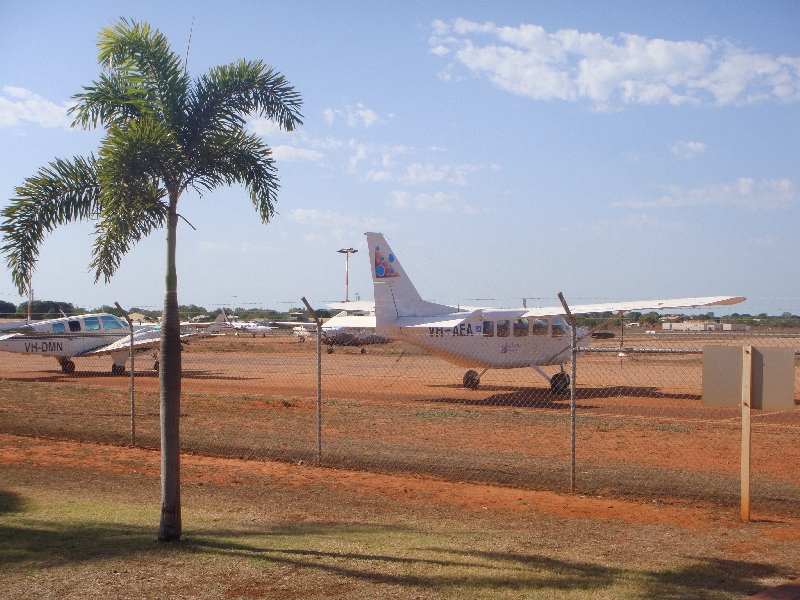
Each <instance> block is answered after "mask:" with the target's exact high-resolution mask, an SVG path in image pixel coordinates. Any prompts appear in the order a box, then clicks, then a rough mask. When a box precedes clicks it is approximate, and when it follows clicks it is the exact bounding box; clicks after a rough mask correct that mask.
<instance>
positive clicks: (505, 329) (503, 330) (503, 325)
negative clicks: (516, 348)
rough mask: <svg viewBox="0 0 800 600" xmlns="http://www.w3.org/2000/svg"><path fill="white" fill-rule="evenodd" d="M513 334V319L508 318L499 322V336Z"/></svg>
mask: <svg viewBox="0 0 800 600" xmlns="http://www.w3.org/2000/svg"><path fill="white" fill-rule="evenodd" d="M509 335H511V321H508V320H506V319H504V320H502V321H498V322H497V337H508V336H509Z"/></svg>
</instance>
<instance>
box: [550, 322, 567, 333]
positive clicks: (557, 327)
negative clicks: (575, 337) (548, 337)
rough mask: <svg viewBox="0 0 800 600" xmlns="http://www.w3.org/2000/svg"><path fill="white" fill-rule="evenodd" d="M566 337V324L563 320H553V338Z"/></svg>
mask: <svg viewBox="0 0 800 600" xmlns="http://www.w3.org/2000/svg"><path fill="white" fill-rule="evenodd" d="M565 335H567V324H566V323H565V322H564V319H560V318H557V319H553V337H562V336H565Z"/></svg>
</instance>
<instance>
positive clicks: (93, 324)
mask: <svg viewBox="0 0 800 600" xmlns="http://www.w3.org/2000/svg"><path fill="white" fill-rule="evenodd" d="M83 326H84V327H85V328H86V331H99V330H100V319H98V318H97V317H84V319H83Z"/></svg>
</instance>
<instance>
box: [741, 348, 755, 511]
mask: <svg viewBox="0 0 800 600" xmlns="http://www.w3.org/2000/svg"><path fill="white" fill-rule="evenodd" d="M752 386H753V347H752V346H744V347H743V348H742V472H741V478H742V481H741V486H742V490H741V492H742V493H741V516H742V521H749V520H750V408H751V406H752V400H753V393H752V389H753V387H752Z"/></svg>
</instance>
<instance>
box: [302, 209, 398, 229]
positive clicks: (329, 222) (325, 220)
mask: <svg viewBox="0 0 800 600" xmlns="http://www.w3.org/2000/svg"><path fill="white" fill-rule="evenodd" d="M286 218H287V219H289V220H290V221H293V222H295V223H299V224H301V225H313V226H316V227H325V228H326V229H347V228H349V229H360V230H361V233H364V231H383V230H387V231H389V230H393V229H396V228H397V224H396V223H393V222H392V221H388V220H386V219H380V218H374V217H361V216H358V215H343V214H342V213H340V212H337V211H332V210H327V211H325V212H323V211H320V210H317V209H313V208H296V209H294V210H292V211H290V212H289V214H287V215H286Z"/></svg>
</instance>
